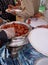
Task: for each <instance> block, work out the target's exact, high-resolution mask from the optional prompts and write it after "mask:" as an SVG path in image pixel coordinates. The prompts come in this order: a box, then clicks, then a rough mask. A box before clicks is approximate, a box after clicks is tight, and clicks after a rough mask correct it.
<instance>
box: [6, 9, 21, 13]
mask: <svg viewBox="0 0 48 65" xmlns="http://www.w3.org/2000/svg"><path fill="white" fill-rule="evenodd" d="M6 12H8V13H11V12H22V10H20V9H12V10H10V9H6Z"/></svg>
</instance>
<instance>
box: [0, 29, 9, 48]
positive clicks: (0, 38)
mask: <svg viewBox="0 0 48 65" xmlns="http://www.w3.org/2000/svg"><path fill="white" fill-rule="evenodd" d="M0 41H1V43H0V47H2V46H3V45H5V43H6V42H8V37H7V34H6V33H5V31H3V30H2V31H1V32H0Z"/></svg>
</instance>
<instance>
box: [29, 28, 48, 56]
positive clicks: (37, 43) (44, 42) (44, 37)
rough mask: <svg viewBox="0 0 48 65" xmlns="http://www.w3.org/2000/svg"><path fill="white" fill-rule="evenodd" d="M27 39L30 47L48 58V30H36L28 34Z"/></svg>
mask: <svg viewBox="0 0 48 65" xmlns="http://www.w3.org/2000/svg"><path fill="white" fill-rule="evenodd" d="M28 39H29V41H30V43H31V45H32V46H33V47H34V48H35V49H36V50H37V51H38V52H40V53H42V54H43V55H46V56H48V29H46V28H37V29H34V30H32V31H31V32H30V34H29V36H28Z"/></svg>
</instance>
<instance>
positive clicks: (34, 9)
mask: <svg viewBox="0 0 48 65" xmlns="http://www.w3.org/2000/svg"><path fill="white" fill-rule="evenodd" d="M18 1H20V9H22V12H16V13H15V12H14V15H15V14H16V15H17V16H21V17H24V18H29V17H32V16H33V15H34V14H35V13H38V10H39V5H40V0H37V1H36V0H18ZM15 7H16V6H15ZM15 7H14V8H15ZM12 14H13V12H12Z"/></svg>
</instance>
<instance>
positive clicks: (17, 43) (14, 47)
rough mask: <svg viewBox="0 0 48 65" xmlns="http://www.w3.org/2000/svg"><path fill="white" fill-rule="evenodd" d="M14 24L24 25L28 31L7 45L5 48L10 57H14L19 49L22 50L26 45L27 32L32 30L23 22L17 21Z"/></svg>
mask: <svg viewBox="0 0 48 65" xmlns="http://www.w3.org/2000/svg"><path fill="white" fill-rule="evenodd" d="M15 23H18V24H24V25H26V26H27V27H28V29H29V31H28V32H27V33H26V34H24V35H22V36H18V37H15V38H12V41H11V43H9V44H7V48H8V50H9V51H10V52H11V55H12V57H14V56H16V55H17V53H18V51H19V50H20V49H22V48H23V46H24V45H25V44H27V43H28V38H27V37H28V34H29V32H30V31H31V30H32V28H31V27H30V26H29V25H28V24H26V23H24V22H19V21H17V22H15Z"/></svg>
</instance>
